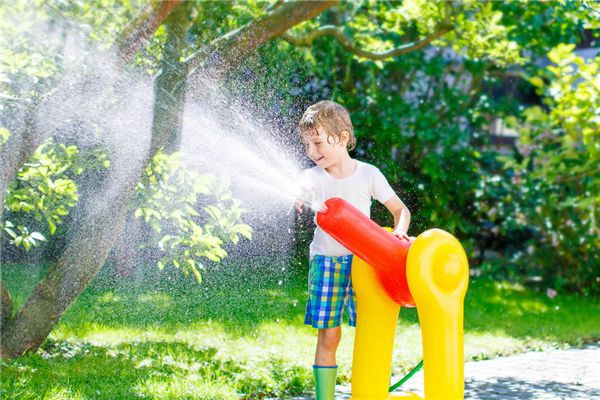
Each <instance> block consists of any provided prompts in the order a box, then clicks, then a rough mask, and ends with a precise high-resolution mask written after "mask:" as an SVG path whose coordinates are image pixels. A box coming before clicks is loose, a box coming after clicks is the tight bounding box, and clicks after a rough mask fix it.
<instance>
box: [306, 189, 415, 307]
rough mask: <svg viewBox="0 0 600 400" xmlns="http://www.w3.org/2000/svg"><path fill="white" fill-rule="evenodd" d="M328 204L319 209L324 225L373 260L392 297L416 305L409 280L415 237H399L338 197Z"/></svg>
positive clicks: (354, 249) (373, 265)
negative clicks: (407, 275) (412, 246)
mask: <svg viewBox="0 0 600 400" xmlns="http://www.w3.org/2000/svg"><path fill="white" fill-rule="evenodd" d="M325 207H326V208H325V211H320V212H318V213H317V224H318V225H319V226H320V227H321V229H323V230H324V231H325V232H327V233H328V234H329V235H331V236H332V237H333V238H334V239H335V240H337V241H338V242H340V243H341V244H342V246H344V247H346V248H347V249H349V250H350V251H351V252H352V253H353V254H354V255H356V256H358V257H360V258H362V259H363V260H365V261H366V262H367V264H370V265H371V266H372V267H373V268H374V269H375V273H376V274H377V277H378V278H379V282H381V285H382V286H383V288H384V289H385V291H386V292H387V294H388V295H389V296H390V298H391V299H392V300H394V301H395V302H396V303H398V304H400V305H401V306H402V307H414V306H415V302H414V300H413V298H412V295H411V294H410V290H409V288H408V281H407V280H406V256H407V255H408V249H409V248H410V246H411V244H412V239H411V240H410V241H406V240H400V239H398V238H397V237H395V236H394V235H392V234H391V233H390V232H387V231H386V230H385V229H383V228H382V227H380V226H379V225H377V224H376V223H375V222H374V221H372V220H371V219H370V218H368V217H367V216H366V215H365V214H363V213H362V212H360V211H359V210H358V209H357V208H356V207H354V206H353V205H352V204H350V203H348V202H347V201H345V200H343V199H340V198H338V197H333V198H331V199H329V200H327V201H326V202H325Z"/></svg>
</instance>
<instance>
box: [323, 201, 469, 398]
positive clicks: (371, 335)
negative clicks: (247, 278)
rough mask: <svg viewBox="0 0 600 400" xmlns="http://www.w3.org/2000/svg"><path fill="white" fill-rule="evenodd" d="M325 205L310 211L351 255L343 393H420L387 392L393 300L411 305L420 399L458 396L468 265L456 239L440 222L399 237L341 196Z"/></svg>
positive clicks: (461, 387)
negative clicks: (415, 314)
mask: <svg viewBox="0 0 600 400" xmlns="http://www.w3.org/2000/svg"><path fill="white" fill-rule="evenodd" d="M325 207H326V208H325V210H323V211H320V212H318V213H317V223H318V225H319V226H320V227H321V228H322V229H323V230H324V231H325V232H327V233H328V234H329V235H331V236H332V237H333V238H334V239H336V240H337V241H338V242H340V243H341V244H342V245H343V246H344V247H346V248H347V249H349V250H350V251H351V252H352V253H353V254H354V255H355V257H354V261H353V265H352V284H353V288H354V292H355V295H356V306H357V322H356V334H355V340H354V355H353V360H352V378H351V379H352V397H351V399H352V400H384V399H402V398H405V399H409V398H412V399H420V398H421V397H419V396H418V395H416V394H414V393H402V394H396V393H393V394H390V393H389V392H390V376H391V363H392V350H393V344H394V334H395V330H396V322H397V318H398V313H399V312H400V307H401V306H403V307H415V306H416V307H417V309H418V310H419V322H420V324H421V335H422V337H423V365H424V378H425V379H424V381H425V399H426V400H430V399H463V398H464V365H463V363H464V353H463V352H464V350H463V349H464V343H463V303H464V297H465V293H466V291H467V285H468V281H469V266H468V262H467V257H466V255H465V252H464V249H463V248H462V246H461V244H460V243H459V241H458V240H457V239H456V238H455V237H454V236H452V235H451V234H449V233H447V232H445V231H443V230H441V229H431V230H428V231H426V232H424V233H422V234H421V235H419V236H418V237H417V238H416V239H414V240H411V241H410V242H409V241H406V240H400V239H398V238H396V237H395V236H393V235H392V234H391V233H390V232H389V230H386V229H384V228H382V227H380V226H379V225H377V224H376V223H375V222H374V221H372V220H371V219H369V218H368V217H367V216H366V215H364V214H363V213H362V212H360V211H359V210H358V209H357V208H355V207H354V206H352V205H351V204H350V203H348V202H346V201H345V200H342V199H340V198H331V199H329V200H327V201H326V202H325ZM395 386H396V385H394V388H395Z"/></svg>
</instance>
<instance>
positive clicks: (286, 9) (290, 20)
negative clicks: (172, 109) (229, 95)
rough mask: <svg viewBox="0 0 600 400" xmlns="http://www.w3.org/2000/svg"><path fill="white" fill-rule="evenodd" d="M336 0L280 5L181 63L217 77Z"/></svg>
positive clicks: (190, 69) (191, 68)
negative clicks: (259, 47)
mask: <svg viewBox="0 0 600 400" xmlns="http://www.w3.org/2000/svg"><path fill="white" fill-rule="evenodd" d="M336 3H337V0H333V1H331V0H328V1H293V2H289V3H283V4H279V5H278V6H277V7H274V8H273V9H272V11H271V12H269V13H268V14H266V15H264V16H262V17H260V18H257V19H255V20H253V21H251V22H249V23H248V24H246V25H244V26H242V27H240V28H238V29H236V30H235V31H232V32H229V33H227V34H226V35H224V36H221V37H219V38H218V39H215V40H213V41H212V42H211V43H210V45H208V46H207V47H206V48H203V49H200V50H198V51H196V52H195V53H194V54H192V55H191V56H190V57H188V58H187V59H186V60H185V61H184V63H185V66H186V69H187V71H188V73H193V72H194V71H195V70H196V69H198V68H203V69H204V70H206V71H207V73H208V74H209V76H213V77H218V76H219V75H220V74H221V73H222V71H223V70H224V69H227V68H229V67H231V66H233V65H235V64H237V63H238V62H239V61H241V60H243V59H244V58H245V57H246V56H247V55H248V54H250V53H251V52H253V51H254V50H255V49H256V48H257V47H258V46H260V45H261V44H263V43H264V42H266V41H268V40H270V39H272V38H274V37H276V36H279V35H281V34H282V33H284V32H285V31H287V30H288V29H290V28H292V27H293V26H295V25H297V24H299V23H301V22H303V21H306V20H309V19H312V18H314V17H316V16H317V15H319V14H320V13H321V12H323V11H324V10H326V9H328V8H330V7H332V6H333V5H334V4H336Z"/></svg>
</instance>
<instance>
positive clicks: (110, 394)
mask: <svg viewBox="0 0 600 400" xmlns="http://www.w3.org/2000/svg"><path fill="white" fill-rule="evenodd" d="M245 264H246V266H245V267H243V268H241V267H239V266H237V265H235V264H233V262H232V261H230V262H229V263H228V264H225V265H223V266H221V267H220V268H219V269H215V270H211V271H206V273H205V275H204V277H205V281H204V283H203V284H202V285H198V284H197V283H196V282H195V281H194V280H193V279H191V278H189V277H188V278H183V277H179V276H178V275H177V274H173V273H169V272H168V271H163V272H162V273H157V272H156V271H155V270H154V269H148V270H147V271H144V272H143V273H140V274H138V275H136V276H134V277H131V278H127V279H117V278H115V277H114V275H113V274H112V272H111V270H110V268H105V270H103V271H102V272H101V274H100V275H99V276H98V277H97V279H96V280H95V281H94V282H93V284H92V285H90V287H89V288H88V289H87V290H86V291H85V292H84V293H83V294H82V295H81V296H80V297H79V299H78V300H77V302H76V303H75V304H74V305H73V306H72V307H71V308H70V309H69V310H68V312H67V313H66V314H65V315H64V317H63V318H62V320H61V322H60V323H59V324H58V325H57V326H56V328H55V329H54V330H53V331H52V333H51V335H50V338H49V339H48V340H47V342H46V343H45V344H44V345H43V346H42V349H41V350H40V351H39V352H38V353H36V354H32V355H27V356H25V357H21V358H19V359H17V360H13V361H9V362H3V363H2V364H0V366H1V376H0V384H1V386H0V398H3V399H16V398H19V399H38V398H43V399H91V398H94V399H95V398H103V399H135V398H140V399H141V398H153V399H154V398H156V399H185V398H190V399H191V398H195V399H198V398H201V399H238V398H262V397H264V396H277V397H286V396H292V395H296V394H299V393H303V392H305V391H309V390H310V389H311V385H312V376H311V374H312V372H311V365H312V358H313V354H314V345H315V331H314V330H313V329H312V328H310V327H307V326H304V325H303V323H302V322H303V315H304V304H305V303H304V302H305V293H304V291H305V286H306V283H305V279H306V278H305V275H304V273H303V272H304V271H303V270H302V267H294V268H292V271H291V272H290V271H289V268H288V269H287V270H286V271H281V268H280V267H278V266H276V265H272V264H270V263H264V264H260V263H258V262H248V261H246V262H245ZM269 266H270V267H269ZM47 268H48V266H36V265H3V266H2V279H3V280H4V282H5V283H6V284H7V286H8V287H9V289H10V291H11V293H12V294H13V297H14V301H15V303H16V304H17V306H19V305H21V304H22V303H23V302H24V301H25V299H26V296H27V295H28V293H30V291H31V290H32V288H33V286H34V285H35V283H36V281H37V280H38V279H40V277H41V276H43V274H44V272H45V270H46V269H47ZM353 334H354V332H353V330H352V329H348V328H346V329H344V334H343V338H342V344H341V346H340V349H339V351H338V363H339V365H340V374H339V380H340V382H347V381H348V380H349V377H350V368H351V359H352V340H353ZM598 338H600V302H599V301H598V300H597V299H591V298H584V297H578V296H570V295H559V296H558V297H556V298H554V299H552V300H551V299H549V298H547V297H546V296H545V294H543V293H539V292H534V291H531V290H526V289H524V288H522V287H520V286H517V285H511V284H507V283H495V282H491V281H488V280H486V279H484V278H477V279H471V282H470V286H469V291H468V294H467V299H466V304H465V347H466V355H467V359H486V358H493V357H496V356H498V355H506V354H511V353H516V352H521V351H526V350H531V349H536V350H539V349H545V348H555V347H566V346H576V345H580V344H582V343H585V342H588V341H592V340H597V339H598ZM420 358H421V338H420V331H419V326H418V319H417V314H416V310H415V309H404V310H402V311H401V315H400V319H399V322H398V328H397V333H396V345H395V353H394V373H395V374H396V375H398V374H401V373H403V372H405V371H406V370H407V369H408V368H410V367H411V366H413V365H415V364H416V363H417V362H418V361H419V360H420Z"/></svg>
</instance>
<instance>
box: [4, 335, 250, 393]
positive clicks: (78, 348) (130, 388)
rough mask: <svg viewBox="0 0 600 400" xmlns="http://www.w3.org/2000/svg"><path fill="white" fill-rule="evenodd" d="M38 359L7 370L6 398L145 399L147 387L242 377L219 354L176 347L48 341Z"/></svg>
mask: <svg viewBox="0 0 600 400" xmlns="http://www.w3.org/2000/svg"><path fill="white" fill-rule="evenodd" d="M40 353H41V354H35V355H28V356H25V357H22V358H20V359H19V360H18V362H17V361H13V362H9V363H5V364H3V368H2V374H3V378H2V381H3V382H4V383H3V386H4V390H5V394H10V393H12V394H16V393H19V397H20V398H23V396H24V397H27V396H28V394H31V395H32V396H34V397H35V396H43V395H44V394H46V393H51V392H53V391H54V392H56V391H57V390H59V391H66V392H67V393H72V394H78V395H79V396H82V397H83V398H110V399H132V398H143V397H144V395H146V397H147V395H151V394H152V393H149V392H151V391H152V387H149V386H148V385H147V383H148V382H153V385H154V387H160V386H161V383H164V384H165V385H169V384H170V385H174V384H176V381H178V380H181V379H182V378H187V379H189V378H190V376H192V375H193V376H198V377H202V380H203V381H205V382H210V381H219V380H223V381H227V380H231V379H233V377H234V375H235V374H236V373H237V372H239V367H237V366H236V365H235V364H234V363H233V362H231V361H226V362H223V361H221V360H219V359H218V358H217V357H216V355H217V349H215V348H200V349H198V348H194V347H191V346H189V345H188V344H185V343H178V342H170V343H162V342H141V343H128V344H126V345H120V346H115V347H97V346H92V345H89V344H70V343H66V342H54V341H47V342H46V343H45V344H44V347H43V351H41V352H40ZM23 365H26V366H27V367H23ZM123 382H127V383H128V384H127V385H124V384H123ZM5 385H6V386H5ZM20 385H21V386H22V388H19V387H18V386H20ZM150 397H152V396H150ZM184 397H187V396H184ZM189 398H193V396H189Z"/></svg>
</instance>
